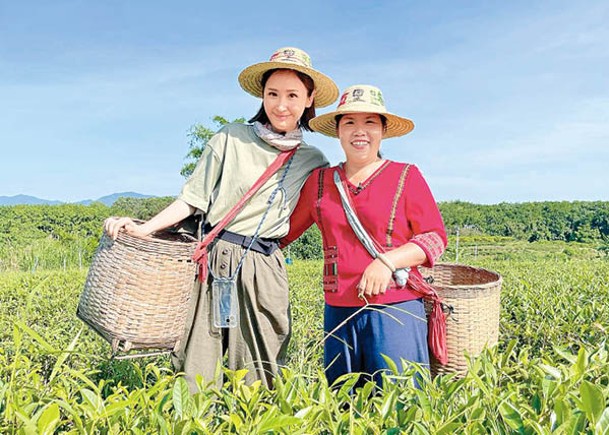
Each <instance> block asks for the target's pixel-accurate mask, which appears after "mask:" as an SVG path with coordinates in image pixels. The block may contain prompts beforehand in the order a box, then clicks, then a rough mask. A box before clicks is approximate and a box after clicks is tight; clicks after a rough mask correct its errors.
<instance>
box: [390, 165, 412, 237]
mask: <svg viewBox="0 0 609 435" xmlns="http://www.w3.org/2000/svg"><path fill="white" fill-rule="evenodd" d="M408 169H410V165H408V164H407V165H406V166H404V169H402V173H401V174H400V181H398V187H397V189H396V191H395V195H394V196H393V204H392V205H391V214H390V215H389V225H387V234H386V242H387V247H388V248H391V247H393V240H392V237H391V236H392V235H393V224H394V222H395V213H396V212H397V208H398V201H399V200H400V197H401V196H402V192H403V191H404V186H405V185H406V175H408Z"/></svg>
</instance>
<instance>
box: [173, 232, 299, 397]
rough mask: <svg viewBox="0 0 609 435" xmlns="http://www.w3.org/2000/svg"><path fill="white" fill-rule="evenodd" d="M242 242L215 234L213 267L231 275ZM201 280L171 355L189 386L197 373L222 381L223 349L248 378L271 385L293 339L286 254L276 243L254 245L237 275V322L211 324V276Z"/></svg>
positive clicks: (230, 365)
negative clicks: (268, 248)
mask: <svg viewBox="0 0 609 435" xmlns="http://www.w3.org/2000/svg"><path fill="white" fill-rule="evenodd" d="M244 251H245V249H244V248H242V247H241V246H238V245H235V244H232V243H229V242H226V241H224V240H217V241H216V242H215V244H214V246H213V247H212V248H211V251H210V253H209V258H210V267H211V270H212V271H213V273H214V275H215V276H217V277H229V276H232V274H233V273H234V271H235V269H236V268H237V265H238V264H239V260H240V259H241V256H242V254H243V252H244ZM212 280H213V277H212V276H211V274H208V279H207V282H206V283H199V282H197V283H196V285H195V289H194V291H193V301H192V305H191V309H190V312H189V316H188V320H187V328H186V332H185V334H184V338H183V339H182V341H181V343H182V345H181V348H180V349H178V350H177V351H176V352H175V353H174V355H173V357H172V360H173V364H174V367H175V368H176V369H177V370H181V371H184V372H185V374H186V381H187V382H188V384H189V386H190V389H191V391H193V392H195V391H197V389H198V388H197V386H196V383H195V379H196V376H197V375H201V376H202V377H203V385H205V384H207V383H208V382H211V381H215V382H216V385H218V386H221V385H222V374H221V372H219V371H218V368H219V367H220V365H221V364H222V361H223V357H224V355H226V356H227V367H228V368H229V369H231V370H239V369H248V370H249V372H248V374H247V375H246V377H245V381H246V382H247V383H248V384H251V383H252V382H254V381H256V380H261V381H262V383H263V384H264V385H266V386H269V387H270V386H271V385H272V380H273V377H274V376H275V375H276V374H277V373H278V370H279V368H280V367H281V366H282V365H283V364H284V358H285V353H286V349H287V345H288V341H289V339H290V330H291V317H290V306H289V300H288V280H287V273H286V270H285V259H284V257H283V254H282V253H281V251H280V250H279V249H278V250H276V251H275V252H274V253H273V254H272V255H270V256H266V255H264V254H261V253H258V252H254V251H250V252H248V254H247V255H246V257H245V259H244V262H243V266H242V267H241V270H240V272H239V274H238V276H237V278H236V282H237V290H238V299H239V324H238V325H237V327H236V328H216V327H214V326H213V318H212V315H213V314H212V309H211V307H212V305H211V299H212V298H211V294H212V292H211V282H212Z"/></svg>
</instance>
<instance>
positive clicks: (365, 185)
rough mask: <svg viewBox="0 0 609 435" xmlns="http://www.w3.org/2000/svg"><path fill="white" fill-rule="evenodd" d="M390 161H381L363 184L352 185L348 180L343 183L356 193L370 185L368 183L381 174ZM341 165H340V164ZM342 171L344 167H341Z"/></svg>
mask: <svg viewBox="0 0 609 435" xmlns="http://www.w3.org/2000/svg"><path fill="white" fill-rule="evenodd" d="M390 163H391V161H389V160H385V163H383V164H382V165H381V166H379V167H378V169H377V170H376V171H374V173H373V174H372V175H371V176H370V177H368V179H367V180H366V182H365V183H364V184H362V183H359V184H358V185H357V186H354V185H353V184H351V183H350V182H348V183H345V184H347V187H348V188H349V191H350V192H351V193H352V194H354V195H357V194H358V193H360V192H361V191H362V190H364V189H365V188H366V187H368V186H370V183H372V181H373V180H374V179H375V178H376V177H378V176H379V175H381V172H383V171H384V170H385V168H386V167H387V166H389V164H390ZM341 167H342V165H341ZM342 169H343V171H344V170H345V169H344V168H342Z"/></svg>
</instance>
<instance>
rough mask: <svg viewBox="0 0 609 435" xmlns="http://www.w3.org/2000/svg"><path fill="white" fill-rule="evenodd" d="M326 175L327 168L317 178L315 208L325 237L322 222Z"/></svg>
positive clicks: (321, 170)
mask: <svg viewBox="0 0 609 435" xmlns="http://www.w3.org/2000/svg"><path fill="white" fill-rule="evenodd" d="M325 173H326V168H323V169H320V170H319V175H318V176H317V201H316V202H315V208H316V210H317V219H318V220H319V230H320V231H321V234H322V235H324V226H323V222H322V220H321V198H322V197H323V196H324V174H325Z"/></svg>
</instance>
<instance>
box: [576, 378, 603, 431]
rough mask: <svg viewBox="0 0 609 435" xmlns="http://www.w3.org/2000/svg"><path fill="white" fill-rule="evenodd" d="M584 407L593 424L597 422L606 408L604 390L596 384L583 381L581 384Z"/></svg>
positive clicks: (580, 392)
mask: <svg viewBox="0 0 609 435" xmlns="http://www.w3.org/2000/svg"><path fill="white" fill-rule="evenodd" d="M579 394H580V395H581V401H582V409H583V411H584V412H585V413H586V417H588V420H590V422H591V423H592V424H595V423H596V421H597V420H598V418H599V417H600V415H601V413H602V412H603V410H604V409H605V397H604V396H603V392H602V390H601V389H600V388H599V387H597V386H596V385H594V384H592V383H590V382H588V381H583V382H582V383H581V385H580V386H579Z"/></svg>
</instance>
